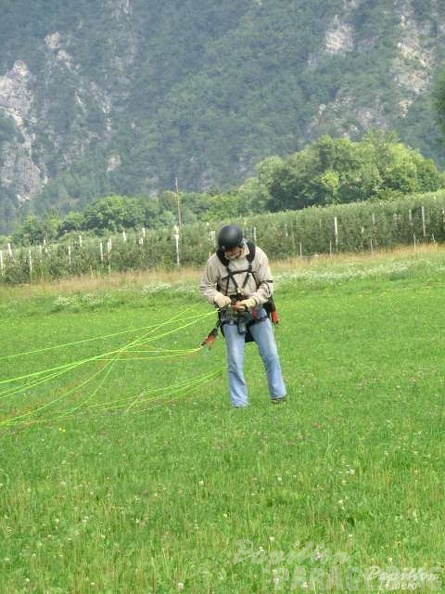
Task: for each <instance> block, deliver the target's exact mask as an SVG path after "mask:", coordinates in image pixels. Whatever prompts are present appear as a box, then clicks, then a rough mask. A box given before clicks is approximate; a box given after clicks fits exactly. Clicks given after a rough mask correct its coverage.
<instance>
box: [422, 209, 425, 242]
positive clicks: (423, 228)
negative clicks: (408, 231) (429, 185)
mask: <svg viewBox="0 0 445 594" xmlns="http://www.w3.org/2000/svg"><path fill="white" fill-rule="evenodd" d="M422 230H423V236H424V237H426V222H425V207H424V206H422Z"/></svg>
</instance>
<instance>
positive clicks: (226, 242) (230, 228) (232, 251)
mask: <svg viewBox="0 0 445 594" xmlns="http://www.w3.org/2000/svg"><path fill="white" fill-rule="evenodd" d="M245 243H246V241H245V239H244V237H243V232H242V230H241V229H240V227H238V225H225V226H224V227H222V228H221V229H220V231H219V233H218V249H219V250H221V251H222V252H224V254H225V256H226V258H228V259H229V260H231V259H233V258H238V257H239V256H240V255H241V254H242V252H243V249H244V245H245Z"/></svg>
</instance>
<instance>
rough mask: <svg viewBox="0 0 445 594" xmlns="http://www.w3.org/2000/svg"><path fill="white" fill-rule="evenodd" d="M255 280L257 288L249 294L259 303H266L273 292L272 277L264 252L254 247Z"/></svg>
mask: <svg viewBox="0 0 445 594" xmlns="http://www.w3.org/2000/svg"><path fill="white" fill-rule="evenodd" d="M254 272H255V280H256V282H257V285H258V286H257V289H256V291H254V292H253V293H252V294H251V295H250V296H251V297H253V298H254V299H256V301H257V302H258V304H259V305H262V304H263V303H266V301H267V300H268V299H269V297H271V296H272V294H273V278H272V272H271V270H270V266H269V258H268V257H267V255H266V253H265V252H264V251H263V250H262V249H261V248H259V247H258V246H257V247H256V252H255V270H254Z"/></svg>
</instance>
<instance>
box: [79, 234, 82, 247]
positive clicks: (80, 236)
mask: <svg viewBox="0 0 445 594" xmlns="http://www.w3.org/2000/svg"><path fill="white" fill-rule="evenodd" d="M79 246H80V247H82V235H79Z"/></svg>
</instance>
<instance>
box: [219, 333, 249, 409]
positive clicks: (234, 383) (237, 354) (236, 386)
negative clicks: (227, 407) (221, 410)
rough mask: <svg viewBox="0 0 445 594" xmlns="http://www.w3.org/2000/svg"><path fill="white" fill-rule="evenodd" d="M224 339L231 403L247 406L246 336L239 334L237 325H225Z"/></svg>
mask: <svg viewBox="0 0 445 594" xmlns="http://www.w3.org/2000/svg"><path fill="white" fill-rule="evenodd" d="M224 338H225V340H226V354H227V366H228V374H229V392H230V401H231V403H232V405H233V406H237V407H242V406H247V404H248V395H247V386H246V380H245V378H244V369H243V368H244V347H245V339H244V335H243V334H240V333H239V332H238V327H237V325H236V324H224Z"/></svg>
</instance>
